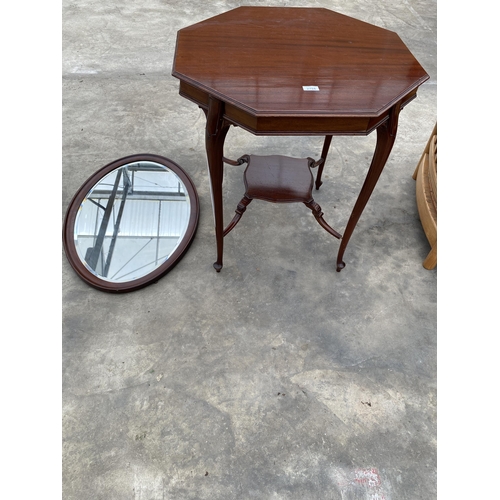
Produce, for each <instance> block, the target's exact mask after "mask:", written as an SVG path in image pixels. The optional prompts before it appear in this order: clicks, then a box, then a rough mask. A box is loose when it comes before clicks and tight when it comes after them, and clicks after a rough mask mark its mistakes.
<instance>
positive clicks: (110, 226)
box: [74, 161, 191, 283]
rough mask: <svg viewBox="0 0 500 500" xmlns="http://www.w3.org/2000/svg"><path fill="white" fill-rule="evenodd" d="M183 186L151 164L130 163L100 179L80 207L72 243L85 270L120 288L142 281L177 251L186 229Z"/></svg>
mask: <svg viewBox="0 0 500 500" xmlns="http://www.w3.org/2000/svg"><path fill="white" fill-rule="evenodd" d="M190 213H191V204H190V200H189V195H188V192H187V190H186V186H185V185H184V184H183V182H182V181H181V180H180V178H179V177H178V176H177V175H176V174H175V173H174V172H173V171H171V170H170V169H168V168H167V167H165V166H164V165H160V164H159V163H155V162H153V161H140V162H135V163H129V164H126V165H124V166H121V167H119V168H116V169H115V170H112V171H111V172H110V173H109V174H107V175H106V176H105V177H103V178H102V179H101V180H100V181H99V182H98V183H97V184H96V185H95V186H94V187H93V188H92V189H91V190H90V192H89V193H88V194H87V196H86V197H85V199H84V200H83V202H82V203H81V205H80V208H79V210H78V214H77V216H76V220H75V225H74V243H75V247H76V251H77V254H78V256H79V258H80V260H81V261H82V263H83V264H84V265H85V267H86V268H87V269H88V270H89V271H90V272H91V273H92V274H94V275H95V276H97V277H98V278H100V279H102V280H105V281H110V282H115V283H121V282H126V281H132V280H135V279H138V278H141V277H142V276H145V275H147V274H149V273H151V272H153V271H154V270H155V269H157V268H158V267H159V266H161V265H162V264H163V263H165V262H166V261H167V260H168V258H169V256H170V255H172V253H173V252H174V251H175V250H176V248H177V247H178V245H179V243H180V242H181V241H182V240H183V237H184V235H185V233H186V230H187V228H188V223H189V219H190Z"/></svg>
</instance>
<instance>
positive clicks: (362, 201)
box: [337, 103, 401, 271]
mask: <svg viewBox="0 0 500 500" xmlns="http://www.w3.org/2000/svg"><path fill="white" fill-rule="evenodd" d="M400 106H401V105H400V103H398V104H396V105H395V106H394V107H393V108H392V110H391V114H390V118H389V120H388V121H386V122H384V123H383V124H382V125H380V126H379V127H378V128H377V145H376V147H375V153H374V154H373V159H372V162H371V165H370V168H369V169H368V173H367V174H366V179H365V182H364V184H363V187H362V188H361V191H360V193H359V195H358V199H357V200H356V203H355V205H354V208H353V210H352V212H351V216H350V217H349V221H348V222H347V227H346V229H345V231H344V236H343V237H342V240H341V242H340V248H339V253H338V254H337V271H341V270H342V269H344V267H345V262H344V261H343V260H342V258H343V256H344V251H345V249H346V247H347V243H349V239H350V238H351V235H352V232H353V231H354V228H355V227H356V224H357V222H358V220H359V218H360V216H361V214H362V212H363V209H364V208H365V206H366V204H367V202H368V200H369V199H370V196H371V194H372V192H373V189H374V188H375V185H376V184H377V181H378V178H379V177H380V174H381V173H382V170H383V169H384V166H385V163H386V161H387V158H389V154H390V153H391V149H392V146H393V145H394V141H395V140H396V132H397V127H398V115H399V109H400Z"/></svg>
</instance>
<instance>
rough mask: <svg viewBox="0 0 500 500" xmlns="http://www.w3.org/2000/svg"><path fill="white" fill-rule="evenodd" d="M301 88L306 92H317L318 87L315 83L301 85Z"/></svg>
mask: <svg viewBox="0 0 500 500" xmlns="http://www.w3.org/2000/svg"><path fill="white" fill-rule="evenodd" d="M302 90H305V91H306V92H318V91H319V87H317V86H316V85H302Z"/></svg>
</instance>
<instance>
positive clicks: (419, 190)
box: [413, 123, 437, 269]
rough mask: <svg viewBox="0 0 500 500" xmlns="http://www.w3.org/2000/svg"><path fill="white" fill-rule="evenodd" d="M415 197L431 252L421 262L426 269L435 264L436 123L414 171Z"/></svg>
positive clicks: (432, 267)
mask: <svg viewBox="0 0 500 500" xmlns="http://www.w3.org/2000/svg"><path fill="white" fill-rule="evenodd" d="M413 179H415V180H416V181H417V184H416V197H417V206H418V213H419V215H420V221H421V222H422V227H423V228H424V232H425V235H426V236H427V239H428V240H429V243H430V245H431V250H430V252H429V254H428V255H427V257H426V258H425V260H424V262H423V266H424V267H425V268H426V269H434V268H435V267H436V264H437V123H436V125H435V126H434V130H433V131H432V134H431V136H430V137H429V140H428V141H427V146H426V147H425V150H424V152H423V154H422V157H421V158H420V162H419V163H418V165H417V168H416V169H415V172H414V174H413Z"/></svg>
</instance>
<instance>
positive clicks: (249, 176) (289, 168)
mask: <svg viewBox="0 0 500 500" xmlns="http://www.w3.org/2000/svg"><path fill="white" fill-rule="evenodd" d="M240 161H241V163H247V164H248V166H247V168H246V169H245V173H244V175H243V179H244V183H245V188H246V189H245V193H244V195H243V198H242V200H241V201H240V202H239V203H238V206H237V207H236V214H235V216H234V217H233V220H232V221H231V222H230V223H229V225H228V226H227V227H226V229H224V236H226V235H227V234H228V233H229V232H230V231H231V230H232V229H233V228H234V227H235V226H236V224H237V223H238V222H239V220H240V219H241V216H242V215H243V213H244V212H245V210H246V208H247V206H248V205H249V204H250V202H251V201H252V200H254V199H255V200H263V201H270V202H271V203H303V204H304V205H305V206H306V207H307V208H309V210H311V211H312V213H313V215H314V218H315V219H316V220H317V221H318V223H319V225H320V226H321V227H322V228H323V229H325V230H326V231H328V232H329V233H330V234H331V235H332V236H335V238H338V239H341V238H342V235H341V234H340V233H338V232H337V231H335V229H333V228H332V227H331V226H330V225H329V224H328V223H327V222H326V221H325V220H324V218H323V211H322V210H321V207H320V206H319V204H318V203H317V202H316V201H315V200H314V199H313V195H312V190H313V185H314V177H313V174H312V171H311V169H313V168H315V167H316V166H317V163H316V162H315V161H314V160H313V159H312V158H290V157H287V156H281V155H271V156H259V155H244V156H242V157H241V158H240V159H239V160H238V162H240Z"/></svg>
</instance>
